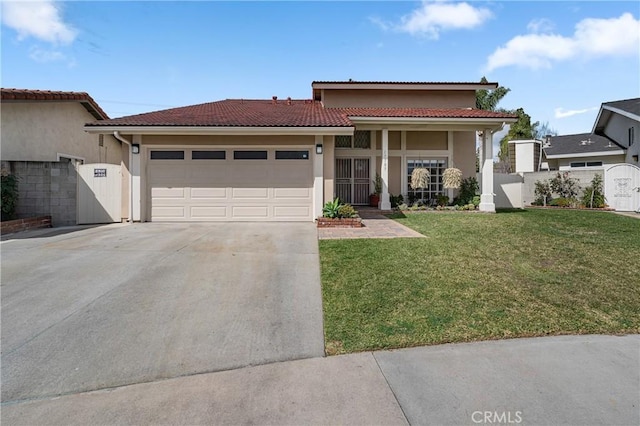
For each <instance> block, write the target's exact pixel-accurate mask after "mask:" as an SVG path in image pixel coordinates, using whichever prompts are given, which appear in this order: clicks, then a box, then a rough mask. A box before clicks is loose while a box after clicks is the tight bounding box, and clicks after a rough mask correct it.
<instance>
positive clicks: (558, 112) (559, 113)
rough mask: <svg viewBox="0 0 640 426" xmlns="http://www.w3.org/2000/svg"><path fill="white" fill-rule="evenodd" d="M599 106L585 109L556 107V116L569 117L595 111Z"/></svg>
mask: <svg viewBox="0 0 640 426" xmlns="http://www.w3.org/2000/svg"><path fill="white" fill-rule="evenodd" d="M597 109H598V107H591V108H584V109H569V110H565V109H564V108H562V107H560V108H555V109H554V110H553V112H554V117H555V118H567V117H571V116H574V115H579V114H584V113H585V112H590V111H595V110H597Z"/></svg>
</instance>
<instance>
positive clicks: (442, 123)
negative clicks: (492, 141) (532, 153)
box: [349, 116, 517, 132]
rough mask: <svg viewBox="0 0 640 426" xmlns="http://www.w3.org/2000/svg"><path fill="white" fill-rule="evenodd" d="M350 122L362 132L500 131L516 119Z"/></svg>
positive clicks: (358, 119)
mask: <svg viewBox="0 0 640 426" xmlns="http://www.w3.org/2000/svg"><path fill="white" fill-rule="evenodd" d="M349 120H350V121H351V122H352V123H353V124H354V125H355V126H356V127H357V128H358V129H362V130H382V129H388V130H433V131H444V130H453V131H484V130H485V129H491V131H493V132H495V131H499V130H502V128H503V127H504V126H505V125H506V124H510V123H515V122H516V121H517V119H515V118H504V117H500V118H470V117H460V118H442V117H360V116H349Z"/></svg>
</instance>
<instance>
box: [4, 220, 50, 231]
mask: <svg viewBox="0 0 640 426" xmlns="http://www.w3.org/2000/svg"><path fill="white" fill-rule="evenodd" d="M37 228H51V216H38V217H30V218H26V219H15V220H5V221H4V222H2V223H1V224H0V233H2V234H11V233H14V232H20V231H26V230H27V229H37Z"/></svg>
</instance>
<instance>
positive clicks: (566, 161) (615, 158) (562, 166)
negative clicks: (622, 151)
mask: <svg viewBox="0 0 640 426" xmlns="http://www.w3.org/2000/svg"><path fill="white" fill-rule="evenodd" d="M624 159H625V156H624V155H608V156H603V157H573V158H558V159H557V160H556V163H555V164H556V165H557V167H558V169H559V170H576V169H578V168H577V167H574V168H572V167H571V163H575V162H598V161H602V167H604V166H605V165H607V164H618V163H624ZM602 167H600V166H596V168H602ZM589 168H593V167H589Z"/></svg>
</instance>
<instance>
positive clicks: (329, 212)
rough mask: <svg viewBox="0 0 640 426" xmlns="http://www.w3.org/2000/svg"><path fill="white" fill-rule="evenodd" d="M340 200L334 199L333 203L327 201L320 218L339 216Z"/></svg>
mask: <svg viewBox="0 0 640 426" xmlns="http://www.w3.org/2000/svg"><path fill="white" fill-rule="evenodd" d="M340 206H341V203H340V199H339V198H336V199H335V200H333V201H327V202H326V203H325V205H324V207H323V208H322V216H324V217H329V218H336V217H338V214H340Z"/></svg>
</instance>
